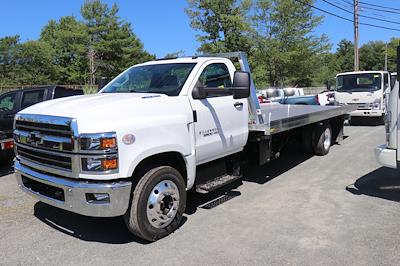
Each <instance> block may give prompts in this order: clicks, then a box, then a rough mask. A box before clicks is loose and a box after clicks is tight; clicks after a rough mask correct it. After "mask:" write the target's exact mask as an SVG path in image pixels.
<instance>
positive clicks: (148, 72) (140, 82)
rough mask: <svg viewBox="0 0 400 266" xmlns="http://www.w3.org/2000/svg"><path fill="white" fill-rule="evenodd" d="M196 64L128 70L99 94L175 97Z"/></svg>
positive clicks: (159, 65) (143, 67)
mask: <svg viewBox="0 0 400 266" xmlns="http://www.w3.org/2000/svg"><path fill="white" fill-rule="evenodd" d="M195 65H196V64H193V63H176V64H158V65H146V66H137V67H133V68H130V69H128V70H127V71H125V72H124V73H123V74H122V75H121V76H119V77H117V78H116V79H114V80H113V81H111V82H110V83H109V84H107V86H106V87H104V89H103V90H102V91H101V93H120V92H121V93H129V92H138V93H162V94H166V95H168V96H177V95H178V94H179V92H180V91H181V89H182V87H183V85H184V84H185V82H186V79H187V78H188V76H189V74H190V72H191V71H192V69H193V67H194V66H195Z"/></svg>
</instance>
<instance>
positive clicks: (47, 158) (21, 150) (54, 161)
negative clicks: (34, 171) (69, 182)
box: [17, 146, 72, 171]
mask: <svg viewBox="0 0 400 266" xmlns="http://www.w3.org/2000/svg"><path fill="white" fill-rule="evenodd" d="M17 154H18V156H20V157H21V158H22V159H26V160H29V161H33V162H35V163H39V164H42V165H47V166H50V167H51V166H57V167H59V168H62V169H63V170H69V171H71V170H72V159H71V157H67V156H61V155H55V154H49V153H46V152H45V151H41V150H33V149H31V148H29V149H28V148H25V147H21V146H17Z"/></svg>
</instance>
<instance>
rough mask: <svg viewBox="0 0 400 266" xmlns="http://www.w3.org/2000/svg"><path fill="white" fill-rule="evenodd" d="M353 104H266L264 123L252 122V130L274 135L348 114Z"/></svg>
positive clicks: (263, 114)
mask: <svg viewBox="0 0 400 266" xmlns="http://www.w3.org/2000/svg"><path fill="white" fill-rule="evenodd" d="M353 110H354V107H352V106H347V105H345V106H321V105H286V104H265V105H262V106H261V112H262V116H263V119H264V123H263V124H250V125H249V130H250V131H262V132H264V133H265V135H273V134H277V133H280V132H283V131H286V130H290V129H295V128H299V127H302V126H305V125H309V124H313V123H316V122H319V121H323V120H327V119H330V118H333V117H338V116H342V115H344V116H346V115H347V114H348V113H349V112H351V111H353Z"/></svg>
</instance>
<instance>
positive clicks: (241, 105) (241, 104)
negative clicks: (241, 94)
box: [233, 102, 243, 108]
mask: <svg viewBox="0 0 400 266" xmlns="http://www.w3.org/2000/svg"><path fill="white" fill-rule="evenodd" d="M233 106H235V107H236V108H239V107H243V103H240V102H237V103H234V104H233Z"/></svg>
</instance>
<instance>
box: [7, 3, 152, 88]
mask: <svg viewBox="0 0 400 266" xmlns="http://www.w3.org/2000/svg"><path fill="white" fill-rule="evenodd" d="M81 15H82V18H83V20H82V21H79V20H77V19H76V18H75V17H73V16H66V17H62V18H60V19H59V20H58V21H55V20H50V21H49V22H48V23H47V25H45V26H44V27H43V29H42V32H41V35H40V39H39V41H28V42H25V43H22V44H21V43H20V42H19V36H10V37H5V38H0V75H1V77H2V79H1V81H0V85H5V84H7V85H13V84H20V85H21V84H27V85H28V84H30V85H36V84H47V83H58V84H92V85H93V84H95V83H96V81H97V80H98V78H100V77H107V78H109V79H110V78H113V77H115V76H116V75H118V74H119V73H120V72H121V71H123V70H125V69H126V68H127V67H129V66H131V65H134V64H137V63H141V62H144V61H148V60H151V59H154V56H153V55H150V54H149V53H147V52H146V51H145V50H144V48H143V44H142V43H141V42H140V40H139V39H138V38H137V37H136V35H135V34H134V33H133V31H132V28H131V25H130V24H129V23H127V22H125V21H124V20H122V19H120V18H119V17H118V6H117V5H116V4H114V5H113V6H112V7H111V8H110V7H109V6H108V5H107V4H103V3H102V2H101V1H100V0H90V1H89V0H87V1H85V3H84V4H83V6H82V8H81Z"/></svg>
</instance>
